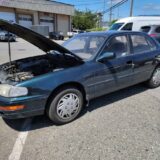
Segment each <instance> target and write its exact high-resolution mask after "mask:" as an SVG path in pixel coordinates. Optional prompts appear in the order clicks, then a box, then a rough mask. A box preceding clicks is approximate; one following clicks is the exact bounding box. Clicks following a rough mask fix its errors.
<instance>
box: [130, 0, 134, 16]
mask: <svg viewBox="0 0 160 160" xmlns="http://www.w3.org/2000/svg"><path fill="white" fill-rule="evenodd" d="M130 1H131V7H130V17H132V16H133V1H134V0H130Z"/></svg>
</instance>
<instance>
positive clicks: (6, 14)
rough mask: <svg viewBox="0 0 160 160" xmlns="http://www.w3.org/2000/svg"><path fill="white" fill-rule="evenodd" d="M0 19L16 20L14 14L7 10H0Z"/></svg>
mask: <svg viewBox="0 0 160 160" xmlns="http://www.w3.org/2000/svg"><path fill="white" fill-rule="evenodd" d="M0 19H5V20H7V21H13V22H15V21H16V18H15V14H14V13H9V12H0Z"/></svg>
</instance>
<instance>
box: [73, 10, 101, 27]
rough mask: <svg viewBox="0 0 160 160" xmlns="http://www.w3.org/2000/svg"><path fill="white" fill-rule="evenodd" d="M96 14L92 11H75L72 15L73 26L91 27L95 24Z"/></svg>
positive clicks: (96, 20)
mask: <svg viewBox="0 0 160 160" xmlns="http://www.w3.org/2000/svg"><path fill="white" fill-rule="evenodd" d="M97 22H98V16H97V14H96V13H92V12H91V11H88V10H86V11H78V10H76V11H75V15H74V16H73V21H72V24H73V28H76V29H80V30H86V29H91V28H94V27H96V26H97Z"/></svg>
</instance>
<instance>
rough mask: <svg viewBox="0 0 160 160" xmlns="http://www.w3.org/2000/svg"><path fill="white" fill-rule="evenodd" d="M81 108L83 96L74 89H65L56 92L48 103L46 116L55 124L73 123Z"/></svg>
mask: <svg viewBox="0 0 160 160" xmlns="http://www.w3.org/2000/svg"><path fill="white" fill-rule="evenodd" d="M82 107H83V95H82V93H81V92H80V91H79V90H78V89H77V88H74V87H65V88H63V89H61V90H59V91H58V92H57V94H56V95H55V96H54V97H53V99H52V100H51V101H50V103H49V106H48V109H47V114H48V117H49V118H50V119H51V120H52V121H53V122H54V123H56V124H65V123H69V122H71V121H73V120H74V119H75V118H76V117H77V116H78V115H79V113H80V112H81V110H82Z"/></svg>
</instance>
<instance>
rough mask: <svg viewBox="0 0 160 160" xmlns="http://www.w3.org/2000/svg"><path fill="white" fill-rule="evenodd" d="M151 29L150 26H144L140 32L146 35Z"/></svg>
mask: <svg viewBox="0 0 160 160" xmlns="http://www.w3.org/2000/svg"><path fill="white" fill-rule="evenodd" d="M150 29H151V27H150V26H144V27H141V30H140V31H141V32H144V33H148V32H149V31H150Z"/></svg>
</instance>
